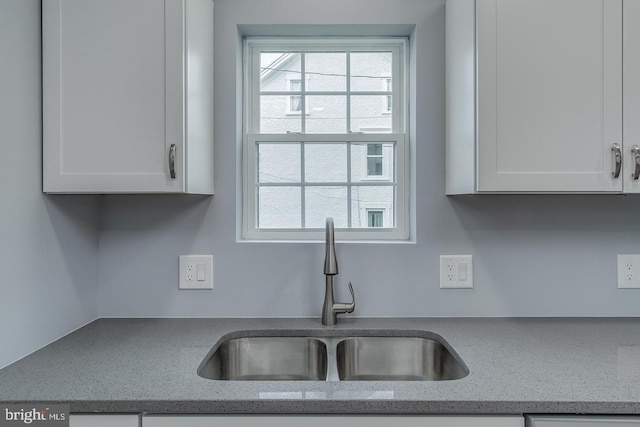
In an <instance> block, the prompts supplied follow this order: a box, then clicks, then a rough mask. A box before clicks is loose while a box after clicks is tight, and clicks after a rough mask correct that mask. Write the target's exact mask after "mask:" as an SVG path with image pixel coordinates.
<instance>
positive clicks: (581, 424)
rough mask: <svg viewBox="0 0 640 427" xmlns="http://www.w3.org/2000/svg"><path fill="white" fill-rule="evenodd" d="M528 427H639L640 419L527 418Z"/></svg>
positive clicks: (589, 417) (608, 417)
mask: <svg viewBox="0 0 640 427" xmlns="http://www.w3.org/2000/svg"><path fill="white" fill-rule="evenodd" d="M527 426H528V427H640V418H638V417H625V416H614V415H611V416H584V415H579V416H561V415H558V416H527Z"/></svg>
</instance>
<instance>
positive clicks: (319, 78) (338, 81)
mask: <svg viewBox="0 0 640 427" xmlns="http://www.w3.org/2000/svg"><path fill="white" fill-rule="evenodd" d="M305 75H306V78H307V79H308V85H309V86H308V87H307V90H308V91H343V90H347V54H346V53H345V52H320V53H316V52H312V53H307V54H306V55H305Z"/></svg>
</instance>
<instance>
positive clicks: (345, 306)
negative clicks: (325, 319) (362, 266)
mask: <svg viewBox="0 0 640 427" xmlns="http://www.w3.org/2000/svg"><path fill="white" fill-rule="evenodd" d="M349 292H351V302H350V303H345V302H336V303H334V304H333V311H334V313H352V312H353V310H355V309H356V296H355V294H354V293H353V286H351V282H349Z"/></svg>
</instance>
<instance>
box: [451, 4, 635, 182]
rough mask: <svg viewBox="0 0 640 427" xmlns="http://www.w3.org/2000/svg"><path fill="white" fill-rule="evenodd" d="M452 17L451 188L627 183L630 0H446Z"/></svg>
mask: <svg viewBox="0 0 640 427" xmlns="http://www.w3.org/2000/svg"><path fill="white" fill-rule="evenodd" d="M446 19H447V194H463V193H475V192H515V193H527V192H534V193H545V192H566V193H572V192H589V193H598V192H610V193H616V192H621V191H622V190H623V178H626V174H627V173H626V172H624V171H622V170H621V173H620V175H619V176H618V177H614V176H613V175H612V172H613V171H614V170H615V164H614V156H615V152H614V151H612V147H613V146H614V144H617V145H618V147H619V148H620V150H621V152H620V155H621V156H622V154H623V152H622V151H624V149H623V139H622V136H623V135H622V19H623V18H622V1H621V0H522V1H513V0H447V18H446ZM636 41H637V30H636ZM621 169H622V165H621ZM629 173H630V172H629Z"/></svg>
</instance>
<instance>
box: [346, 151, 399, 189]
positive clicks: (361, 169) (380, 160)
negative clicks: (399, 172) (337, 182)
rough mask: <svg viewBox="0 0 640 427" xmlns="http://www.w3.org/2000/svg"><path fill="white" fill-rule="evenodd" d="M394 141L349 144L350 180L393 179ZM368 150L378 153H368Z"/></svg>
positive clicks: (391, 180)
mask: <svg viewBox="0 0 640 427" xmlns="http://www.w3.org/2000/svg"><path fill="white" fill-rule="evenodd" d="M394 145H395V144H394V143H381V144H378V143H376V144H363V143H357V144H356V143H352V144H351V181H352V182H364V181H371V180H372V179H373V180H376V181H381V180H385V181H389V182H393V181H394V180H395V176H396V173H395V147H394ZM369 152H372V153H374V152H375V153H380V154H379V155H378V154H375V155H369Z"/></svg>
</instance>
